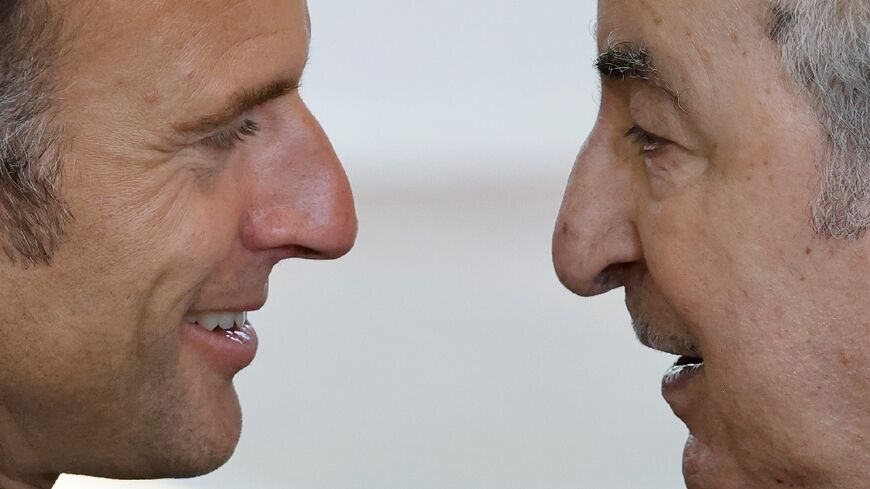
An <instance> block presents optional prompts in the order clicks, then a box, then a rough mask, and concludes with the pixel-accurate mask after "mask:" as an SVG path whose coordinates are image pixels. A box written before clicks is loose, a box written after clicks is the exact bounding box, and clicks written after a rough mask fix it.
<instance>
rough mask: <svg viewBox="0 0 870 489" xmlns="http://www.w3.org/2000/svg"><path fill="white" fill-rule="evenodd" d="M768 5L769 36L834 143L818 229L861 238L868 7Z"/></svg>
mask: <svg viewBox="0 0 870 489" xmlns="http://www.w3.org/2000/svg"><path fill="white" fill-rule="evenodd" d="M768 1H770V2H771V4H772V12H773V18H772V20H771V23H770V32H769V34H770V37H771V38H772V39H773V40H774V41H775V42H777V43H778V44H779V45H780V47H781V49H782V60H783V63H784V65H785V69H786V71H787V72H788V73H789V74H790V75H791V76H792V78H793V79H794V80H796V81H797V82H798V83H799V84H800V85H801V86H802V87H803V88H804V90H805V91H806V93H807V94H808V95H809V97H810V99H811V100H812V101H813V103H814V104H815V105H816V112H817V114H818V116H819V121H820V123H821V125H822V127H823V128H824V130H825V132H826V133H827V136H828V139H829V143H830V153H829V154H828V155H826V156H827V160H826V161H825V162H824V164H823V166H822V178H821V188H820V191H819V194H818V197H817V199H816V201H815V202H814V204H813V206H812V211H813V222H814V225H815V227H816V229H817V230H818V232H819V233H820V234H822V235H824V236H827V237H834V238H843V239H849V238H858V237H860V236H862V235H863V233H864V232H866V231H867V229H868V228H870V1H868V0H768Z"/></svg>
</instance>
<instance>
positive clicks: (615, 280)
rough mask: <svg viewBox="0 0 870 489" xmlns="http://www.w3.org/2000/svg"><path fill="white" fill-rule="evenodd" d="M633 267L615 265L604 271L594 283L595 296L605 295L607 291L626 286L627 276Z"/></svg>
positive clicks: (624, 264) (596, 277)
mask: <svg viewBox="0 0 870 489" xmlns="http://www.w3.org/2000/svg"><path fill="white" fill-rule="evenodd" d="M630 266H631V264H629V263H614V264H613V265H609V266H608V267H607V268H605V269H604V270H602V271H601V272H599V273H598V275H596V276H595V280H594V281H593V283H592V287H593V289H594V290H593V291H592V293H593V294H595V295H598V294H603V293H605V292H607V291H610V290H612V289H615V288H617V287H621V286H622V285H624V284H625V276H626V274H627V273H628V269H629V267H630Z"/></svg>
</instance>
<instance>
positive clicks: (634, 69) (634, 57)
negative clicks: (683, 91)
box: [595, 41, 680, 105]
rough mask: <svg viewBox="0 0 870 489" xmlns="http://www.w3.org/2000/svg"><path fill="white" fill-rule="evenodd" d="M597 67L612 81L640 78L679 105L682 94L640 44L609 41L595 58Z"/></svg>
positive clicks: (604, 76)
mask: <svg viewBox="0 0 870 489" xmlns="http://www.w3.org/2000/svg"><path fill="white" fill-rule="evenodd" d="M595 68H597V69H598V72H599V73H601V76H602V77H603V78H604V79H606V80H610V81H616V82H622V81H627V80H638V81H641V82H644V83H649V84H651V85H653V86H655V87H656V88H660V89H662V90H664V91H665V92H666V93H667V94H668V95H670V96H671V97H672V98H673V99H674V101H675V102H676V103H677V105H679V104H680V95H679V93H677V91H676V90H675V89H674V88H673V85H672V84H671V83H670V82H668V80H667V79H666V78H665V76H664V75H663V74H662V72H661V71H660V70H659V69H658V68H657V67H656V65H655V63H654V62H653V59H652V55H651V54H650V52H649V50H648V49H647V48H646V47H645V46H643V45H640V44H635V43H631V42H625V41H609V42H608V44H607V49H605V50H604V52H603V53H601V54H599V55H598V57H597V58H596V59H595Z"/></svg>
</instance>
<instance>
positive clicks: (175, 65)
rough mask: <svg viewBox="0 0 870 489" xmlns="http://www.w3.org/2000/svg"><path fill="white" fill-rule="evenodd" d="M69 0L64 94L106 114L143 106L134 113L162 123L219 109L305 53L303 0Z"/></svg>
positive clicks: (293, 70) (290, 71) (291, 67)
mask: <svg viewBox="0 0 870 489" xmlns="http://www.w3.org/2000/svg"><path fill="white" fill-rule="evenodd" d="M66 1H67V4H66V8H65V11H64V14H65V22H64V23H65V28H66V31H67V33H68V34H67V37H68V39H69V42H68V46H69V47H68V49H67V51H66V52H65V54H64V59H65V63H63V67H62V68H61V76H62V77H63V78H64V79H66V80H70V81H71V82H70V84H69V88H68V89H67V91H66V95H67V97H68V98H69V99H70V100H72V101H73V103H75V101H76V100H87V101H88V104H89V108H90V109H94V110H90V111H91V112H94V113H96V112H100V113H101V116H102V117H109V118H111V117H117V118H121V115H122V114H121V112H122V111H121V110H119V109H118V107H125V108H126V107H129V106H130V103H133V104H140V105H141V108H140V109H141V110H138V111H131V110H127V112H128V113H130V114H134V113H135V115H136V116H137V117H140V116H143V115H144V116H147V117H145V118H144V119H143V118H141V117H140V119H137V121H140V122H137V124H144V125H147V124H148V123H149V122H151V123H152V124H153V125H154V126H156V125H158V124H162V123H165V121H166V119H167V118H174V117H175V116H177V115H178V114H179V113H184V112H193V111H203V110H208V109H214V108H216V107H210V106H208V105H209V104H217V103H218V102H219V101H220V99H221V98H222V97H225V96H226V95H227V94H228V93H230V92H232V91H234V90H237V89H238V88H240V87H245V86H251V85H255V84H263V83H267V82H269V81H271V80H273V79H275V78H276V77H285V78H293V77H295V76H298V75H299V72H301V69H302V67H303V66H304V63H305V60H306V57H307V51H308V41H309V36H310V33H309V29H310V28H309V26H310V24H309V20H308V10H307V5H306V2H305V1H304V0H148V1H142V2H128V1H121V0H66ZM131 101H133V102H131ZM113 104H115V105H113ZM113 107H115V108H113ZM97 109H99V110H97ZM102 109H105V110H102ZM130 117H133V116H132V115H131V116H130ZM110 120H111V119H110ZM123 123H124V124H129V121H127V122H123Z"/></svg>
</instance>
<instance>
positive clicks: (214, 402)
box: [0, 0, 356, 487]
mask: <svg viewBox="0 0 870 489" xmlns="http://www.w3.org/2000/svg"><path fill="white" fill-rule="evenodd" d="M60 3H61V2H59V4H60ZM62 3H63V4H64V5H67V6H65V7H63V8H64V10H62V11H59V12H58V15H61V14H62V15H64V16H65V17H64V19H65V20H64V28H65V29H66V30H67V31H68V36H67V38H68V40H69V42H68V43H67V44H65V45H64V50H63V55H62V57H61V60H60V64H59V71H58V73H56V78H57V80H58V83H57V85H58V86H59V87H60V91H59V92H58V94H57V97H56V98H57V106H58V108H59V109H60V114H59V115H58V118H57V120H58V121H59V122H60V123H61V125H62V127H63V130H64V132H65V134H67V135H68V137H69V145H68V146H67V148H66V153H65V155H64V156H65V158H64V168H63V178H62V182H61V183H62V186H61V190H62V193H63V195H64V197H65V199H66V200H67V203H68V204H69V207H70V210H71V212H72V215H73V217H74V220H73V222H72V223H71V224H70V225H69V226H68V229H67V234H66V238H65V241H64V243H63V245H62V246H61V247H60V249H59V251H58V252H57V253H56V254H55V256H54V258H53V261H52V263H51V264H50V265H49V266H38V267H31V268H28V269H23V268H21V267H19V266H16V265H14V264H12V263H7V262H4V263H0V297H3V307H2V310H0V337H2V338H3V340H2V341H0V358H2V359H3V365H4V368H3V369H2V370H0V486H3V487H8V486H7V485H6V484H9V486H12V487H18V486H13V485H12V483H11V482H9V481H10V480H24V481H39V480H44V479H45V477H46V475H47V474H56V473H58V472H72V473H84V474H92V475H98V476H107V477H118V478H149V477H170V476H191V475H196V474H201V473H204V472H207V471H209V470H212V469H214V468H216V467H217V466H219V465H220V464H222V463H223V462H225V461H226V460H227V458H228V457H229V456H230V454H231V453H232V451H233V449H234V447H235V444H236V441H237V440H238V437H239V430H240V413H239V404H238V400H237V398H236V394H235V391H234V389H233V384H232V378H233V376H234V375H235V374H236V373H237V372H238V371H239V370H240V369H241V368H243V367H245V366H246V365H247V364H248V363H250V361H251V360H252V359H253V355H254V351H255V347H256V341H255V337H254V335H253V332H252V330H251V329H250V328H248V327H247V326H246V325H245V324H244V323H245V321H244V315H243V313H244V312H245V311H251V310H255V309H258V308H259V307H261V306H262V305H263V303H264V301H265V300H266V294H267V281H268V276H269V273H270V270H271V269H272V267H273V266H274V265H275V264H276V263H277V262H278V261H280V260H283V259H285V258H291V257H305V258H308V257H310V258H335V257H338V256H341V255H343V254H344V253H345V252H346V251H347V250H348V249H349V248H350V247H351V246H352V244H353V241H354V238H355V235H356V217H355V213H354V208H353V201H352V197H351V193H350V188H349V186H348V182H347V179H346V176H345V174H344V170H343V169H342V167H341V164H340V163H339V161H338V160H337V159H336V156H335V154H334V153H333V151H332V148H331V146H330V144H329V141H328V140H327V138H326V136H325V134H324V133H323V131H322V130H321V129H320V127H319V125H318V124H317V122H316V121H315V120H314V118H313V117H312V115H311V114H310V113H309V112H308V110H307V108H306V107H305V105H304V103H303V102H302V100H301V98H300V96H299V93H298V91H297V90H296V87H297V82H298V79H299V77H300V76H301V75H302V70H303V68H304V66H305V63H306V58H307V52H308V42H309V24H308V13H307V7H306V4H305V2H304V1H303V0H257V1H237V0H236V1H233V0H214V1H208V2H200V1H189V0H160V1H151V2H109V1H98V0H93V1H90V0H89V1H80V2H78V1H77V2H62ZM218 323H219V324H218ZM206 327H208V328H209V329H208V330H206ZM215 327H216V329H214V331H212V329H213V328H215ZM34 485H39V484H38V482H34Z"/></svg>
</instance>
